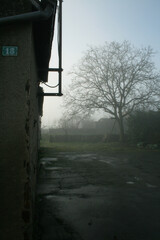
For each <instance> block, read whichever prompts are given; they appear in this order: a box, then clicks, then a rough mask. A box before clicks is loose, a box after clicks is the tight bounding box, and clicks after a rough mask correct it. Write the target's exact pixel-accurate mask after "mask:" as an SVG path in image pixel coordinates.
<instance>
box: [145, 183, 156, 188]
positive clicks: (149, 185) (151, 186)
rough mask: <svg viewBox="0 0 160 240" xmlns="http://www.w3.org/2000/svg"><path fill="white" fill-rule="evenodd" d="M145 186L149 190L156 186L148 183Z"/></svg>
mask: <svg viewBox="0 0 160 240" xmlns="http://www.w3.org/2000/svg"><path fill="white" fill-rule="evenodd" d="M146 185H147V187H149V188H157V186H155V185H152V184H149V183H146Z"/></svg>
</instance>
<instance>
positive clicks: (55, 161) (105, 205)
mask: <svg viewBox="0 0 160 240" xmlns="http://www.w3.org/2000/svg"><path fill="white" fill-rule="evenodd" d="M40 163H41V165H40V172H39V180H38V189H37V218H38V224H37V227H38V229H37V234H36V235H37V239H38V240H159V239H160V153H158V152H142V153H141V152H140V153H138V154H137V153H136V154H135V153H134V154H98V153H97V154H92V153H85V154H79V153H67V152H60V153H54V152H53V154H52V156H51V157H50V158H47V157H46V158H42V159H41V161H40Z"/></svg>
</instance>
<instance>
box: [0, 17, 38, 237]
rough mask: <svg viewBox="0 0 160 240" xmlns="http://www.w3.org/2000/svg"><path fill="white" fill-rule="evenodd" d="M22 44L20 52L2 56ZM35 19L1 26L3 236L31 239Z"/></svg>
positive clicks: (0, 215) (35, 136) (35, 103)
mask: <svg viewBox="0 0 160 240" xmlns="http://www.w3.org/2000/svg"><path fill="white" fill-rule="evenodd" d="M3 46H17V47H18V55H17V56H2V47H3ZM37 92H38V79H37V66H36V61H35V55H34V45H33V29H32V23H30V22H28V23H16V24H9V25H5V26H0V191H1V192H0V196H1V197H0V239H3V240H11V239H12V240H14V239H15V240H21V239H23V240H24V239H25V240H28V239H31V233H32V219H33V218H32V217H33V214H34V213H33V206H34V194H35V184H36V161H37V149H38V131H39V127H38V122H39V114H38V95H37Z"/></svg>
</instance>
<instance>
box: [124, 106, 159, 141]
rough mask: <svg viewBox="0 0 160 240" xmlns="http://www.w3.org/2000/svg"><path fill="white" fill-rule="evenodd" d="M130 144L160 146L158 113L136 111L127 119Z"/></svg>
mask: <svg viewBox="0 0 160 240" xmlns="http://www.w3.org/2000/svg"><path fill="white" fill-rule="evenodd" d="M128 139H129V141H130V142H133V143H138V142H142V143H143V145H144V146H145V145H147V144H149V143H152V144H154V143H158V144H160V111H136V112H134V113H132V115H131V116H130V117H129V118H128Z"/></svg>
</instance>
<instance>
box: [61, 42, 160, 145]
mask: <svg viewBox="0 0 160 240" xmlns="http://www.w3.org/2000/svg"><path fill="white" fill-rule="evenodd" d="M153 54H154V52H153V50H152V48H151V47H147V48H139V49H137V48H135V47H134V46H132V45H131V44H130V43H129V42H127V41H124V42H123V43H117V42H111V43H105V44H104V45H103V46H100V47H90V48H89V49H88V51H87V52H86V53H85V55H84V57H83V58H82V59H81V61H80V62H79V63H78V65H77V66H74V69H73V71H72V72H71V74H72V83H71V86H70V92H69V93H68V94H67V96H66V104H65V106H66V107H67V111H68V113H69V114H70V115H74V114H80V115H86V114H88V115H89V114H92V113H93V112H94V111H95V110H99V109H101V110H103V111H104V112H106V113H108V114H109V115H110V116H112V117H114V118H115V119H116V121H117V122H118V125H119V129H120V139H121V141H124V118H125V117H127V116H128V115H130V114H131V113H132V112H133V111H134V110H135V109H136V108H138V107H139V106H140V105H141V106H142V105H143V106H145V105H146V104H148V105H150V104H152V105H157V103H159V99H158V97H157V88H159V86H160V78H159V73H158V72H157V71H156V68H155V64H154V62H153V61H152V56H153Z"/></svg>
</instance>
